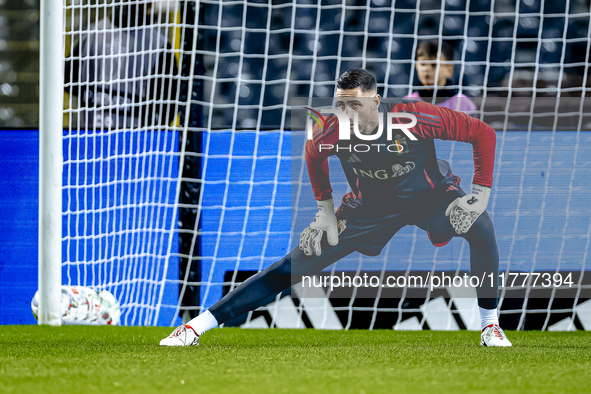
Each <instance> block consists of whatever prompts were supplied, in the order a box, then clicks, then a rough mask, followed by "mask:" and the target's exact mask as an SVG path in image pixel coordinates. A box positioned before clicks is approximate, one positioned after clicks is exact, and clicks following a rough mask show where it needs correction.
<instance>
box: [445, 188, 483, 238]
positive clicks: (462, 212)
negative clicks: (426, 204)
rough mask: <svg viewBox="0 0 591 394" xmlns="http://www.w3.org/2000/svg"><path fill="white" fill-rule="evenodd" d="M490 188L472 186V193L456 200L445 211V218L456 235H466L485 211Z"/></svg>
mask: <svg viewBox="0 0 591 394" xmlns="http://www.w3.org/2000/svg"><path fill="white" fill-rule="evenodd" d="M489 197H490V187H486V186H480V185H472V193H470V194H467V195H465V196H463V197H459V198H456V199H455V200H454V201H453V202H452V203H451V204H449V206H448V207H447V209H446V210H445V216H449V221H450V223H451V225H452V226H453V228H454V230H456V233H458V234H464V233H467V232H468V230H470V227H472V225H473V224H474V222H475V221H476V219H478V217H479V216H480V215H482V213H483V212H484V211H485V210H486V206H487V205H488V198H489Z"/></svg>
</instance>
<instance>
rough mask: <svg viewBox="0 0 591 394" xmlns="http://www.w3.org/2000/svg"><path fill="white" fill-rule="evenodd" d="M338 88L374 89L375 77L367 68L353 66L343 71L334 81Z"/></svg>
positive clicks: (368, 90) (375, 85)
mask: <svg viewBox="0 0 591 394" xmlns="http://www.w3.org/2000/svg"><path fill="white" fill-rule="evenodd" d="M336 84H337V88H338V89H355V88H361V90H362V91H363V92H370V91H372V90H376V87H377V83H376V78H375V77H374V76H373V75H372V74H371V73H370V72H369V71H367V70H364V69H362V68H354V69H351V70H348V71H345V72H344V73H343V74H341V76H340V77H339V78H338V79H337V81H336Z"/></svg>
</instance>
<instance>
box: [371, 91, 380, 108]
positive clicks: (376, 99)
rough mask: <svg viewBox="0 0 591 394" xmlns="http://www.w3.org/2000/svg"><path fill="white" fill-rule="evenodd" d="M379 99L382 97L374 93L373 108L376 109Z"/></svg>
mask: <svg viewBox="0 0 591 394" xmlns="http://www.w3.org/2000/svg"><path fill="white" fill-rule="evenodd" d="M381 101H382V98H381V97H380V95H379V94H376V96H375V97H374V99H373V108H374V109H377V108H378V107H379V106H380V102H381Z"/></svg>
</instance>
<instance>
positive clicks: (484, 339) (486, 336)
mask: <svg viewBox="0 0 591 394" xmlns="http://www.w3.org/2000/svg"><path fill="white" fill-rule="evenodd" d="M480 344H481V345H482V346H498V347H508V346H512V344H511V342H509V340H508V339H507V336H506V335H505V332H504V331H503V329H502V328H501V327H499V325H498V324H489V325H488V326H486V327H484V329H483V330H482V333H481V334H480Z"/></svg>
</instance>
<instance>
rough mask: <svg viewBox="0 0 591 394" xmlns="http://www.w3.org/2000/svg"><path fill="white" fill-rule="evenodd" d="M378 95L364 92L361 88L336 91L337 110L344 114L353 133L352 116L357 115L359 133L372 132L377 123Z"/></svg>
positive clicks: (375, 92)
mask: <svg viewBox="0 0 591 394" xmlns="http://www.w3.org/2000/svg"><path fill="white" fill-rule="evenodd" d="M379 106H380V95H379V94H377V91H375V90H371V91H368V92H364V91H362V90H361V88H355V89H337V108H338V109H340V110H341V111H343V112H345V113H346V114H347V116H348V117H349V120H350V125H351V133H353V116H354V115H355V114H357V125H358V126H359V132H360V133H364V132H366V133H369V132H371V131H373V129H374V128H375V127H376V125H377V123H378V120H379V119H378V116H379V109H378V108H379Z"/></svg>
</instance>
